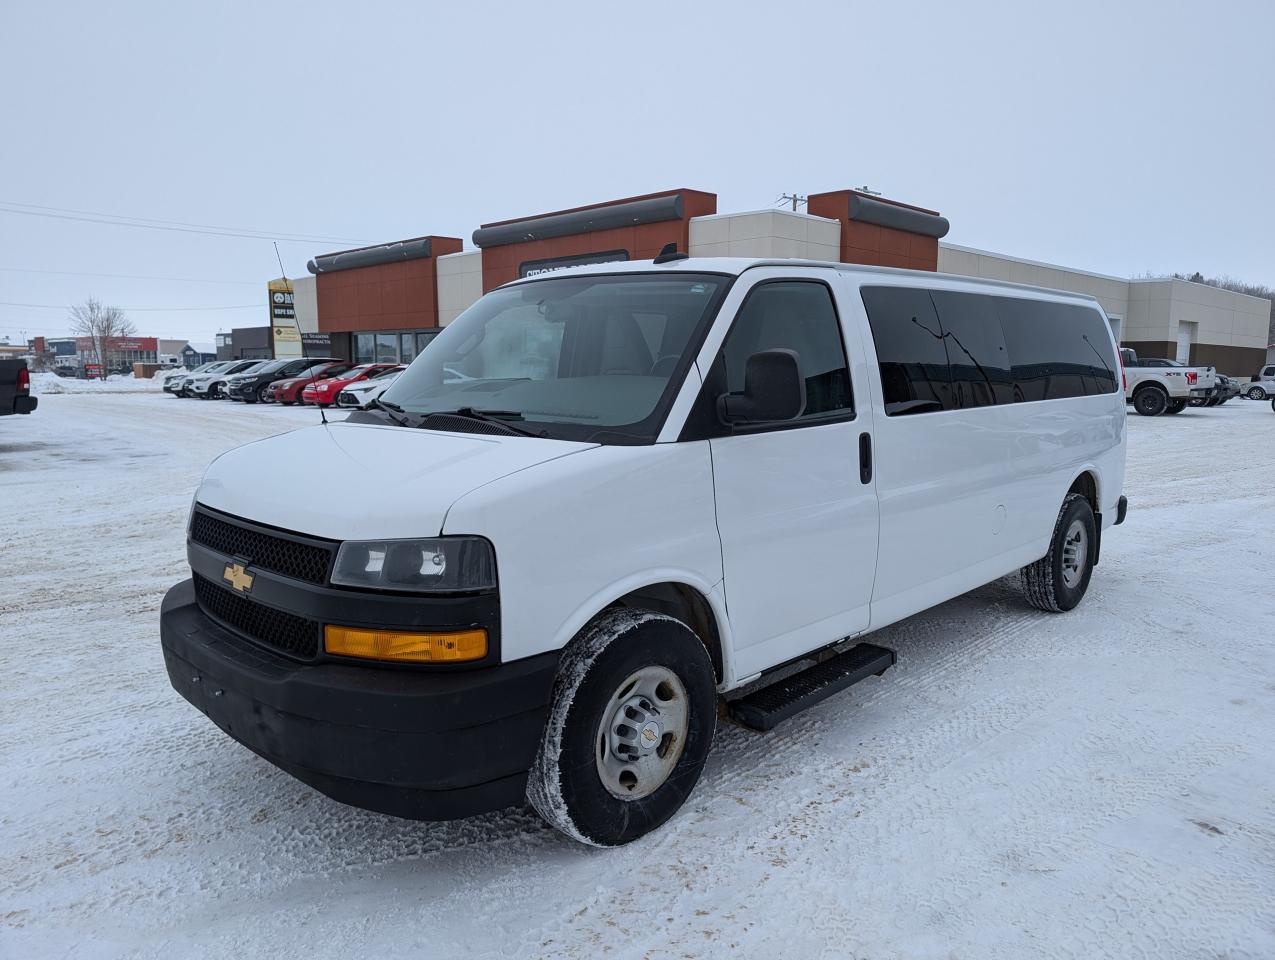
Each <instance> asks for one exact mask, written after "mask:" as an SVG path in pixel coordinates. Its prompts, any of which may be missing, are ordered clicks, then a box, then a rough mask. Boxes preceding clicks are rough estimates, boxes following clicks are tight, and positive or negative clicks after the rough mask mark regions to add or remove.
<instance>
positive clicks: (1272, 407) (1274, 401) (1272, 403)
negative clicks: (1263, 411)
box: [1271, 400, 1275, 410]
mask: <svg viewBox="0 0 1275 960" xmlns="http://www.w3.org/2000/svg"><path fill="white" fill-rule="evenodd" d="M1271 410H1275V400H1272V401H1271Z"/></svg>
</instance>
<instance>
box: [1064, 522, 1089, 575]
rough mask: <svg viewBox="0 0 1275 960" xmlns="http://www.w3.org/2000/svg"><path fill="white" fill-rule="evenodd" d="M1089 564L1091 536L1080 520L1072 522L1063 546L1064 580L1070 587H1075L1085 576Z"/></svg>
mask: <svg viewBox="0 0 1275 960" xmlns="http://www.w3.org/2000/svg"><path fill="white" fill-rule="evenodd" d="M1088 562H1089V534H1088V533H1087V532H1086V530H1085V525H1084V524H1083V523H1081V522H1080V521H1079V520H1073V521H1071V526H1069V527H1068V528H1067V533H1066V534H1065V535H1064V536H1063V544H1062V578H1063V583H1065V584H1066V585H1067V586H1068V587H1075V586H1076V585H1077V584H1078V583H1080V578H1081V577H1082V576H1084V573H1085V564H1086V563H1088Z"/></svg>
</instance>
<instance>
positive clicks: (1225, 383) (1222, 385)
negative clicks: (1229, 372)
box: [1191, 373, 1240, 407]
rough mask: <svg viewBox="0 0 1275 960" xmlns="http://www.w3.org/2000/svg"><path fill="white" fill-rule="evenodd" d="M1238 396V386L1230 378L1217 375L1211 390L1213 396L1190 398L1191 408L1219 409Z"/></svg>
mask: <svg viewBox="0 0 1275 960" xmlns="http://www.w3.org/2000/svg"><path fill="white" fill-rule="evenodd" d="M1239 395H1240V385H1239V383H1238V382H1236V381H1235V380H1233V379H1231V378H1230V377H1226V376H1223V375H1222V374H1220V373H1219V374H1218V375H1217V384H1216V386H1214V388H1213V394H1212V395H1211V396H1208V397H1192V398H1191V406H1193V407H1220V406H1221V405H1222V404H1224V403H1226V401H1227V400H1230V399H1232V398H1233V397H1238V396H1239Z"/></svg>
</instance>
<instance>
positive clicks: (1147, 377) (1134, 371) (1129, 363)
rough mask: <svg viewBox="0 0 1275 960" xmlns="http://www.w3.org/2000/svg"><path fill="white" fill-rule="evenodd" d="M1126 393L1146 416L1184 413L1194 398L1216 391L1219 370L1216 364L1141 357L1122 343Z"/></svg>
mask: <svg viewBox="0 0 1275 960" xmlns="http://www.w3.org/2000/svg"><path fill="white" fill-rule="evenodd" d="M1120 362H1121V364H1122V365H1123V366H1124V380H1125V382H1124V396H1125V400H1127V401H1128V402H1129V403H1132V404H1133V409H1134V410H1136V411H1138V413H1140V414H1141V415H1142V416H1144V417H1158V416H1159V415H1160V414H1162V413H1181V412H1182V411H1183V410H1185V409H1186V406H1187V404H1188V403H1190V402H1191V400H1192V399H1194V398H1197V397H1198V398H1204V399H1207V398H1208V397H1210V396H1212V395H1213V392H1214V390H1216V389H1217V371H1216V370H1215V369H1214V368H1213V367H1188V366H1184V365H1183V364H1181V363H1178V361H1176V360H1161V359H1142V358H1140V357H1139V356H1138V355H1137V354H1136V353H1135V352H1134V351H1133V350H1131V349H1129V348H1128V347H1123V348H1121V350H1120Z"/></svg>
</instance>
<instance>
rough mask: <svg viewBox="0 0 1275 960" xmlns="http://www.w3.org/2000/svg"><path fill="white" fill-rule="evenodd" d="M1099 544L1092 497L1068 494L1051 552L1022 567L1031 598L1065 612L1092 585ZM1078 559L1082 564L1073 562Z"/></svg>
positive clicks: (1049, 608) (1032, 601)
mask: <svg viewBox="0 0 1275 960" xmlns="http://www.w3.org/2000/svg"><path fill="white" fill-rule="evenodd" d="M1078 530H1079V531H1080V533H1079V537H1078V538H1077V531H1078ZM1097 544H1098V530H1097V525H1096V524H1095V523H1094V515H1093V508H1092V507H1090V506H1089V501H1088V500H1086V499H1085V498H1084V497H1083V496H1081V495H1080V494H1078V493H1069V494H1067V496H1066V498H1065V499H1064V500H1063V505H1062V509H1061V510H1060V511H1058V522H1057V523H1055V524H1054V535H1053V538H1052V539H1051V540H1050V541H1049V552H1048V553H1047V554H1045V555H1044V556H1043V557H1041V558H1040V559H1039V560H1037V561H1036V562H1035V563H1032V564H1028V565H1027V566H1025V567H1023V569H1022V571H1021V575H1022V581H1023V593H1024V594H1025V595H1026V597H1027V602H1028V603H1030V604H1031V605H1032V606H1033V607H1036V608H1037V609H1039V610H1046V611H1048V612H1050V613H1062V612H1063V611H1064V610H1070V609H1072V607H1074V606H1076V604H1078V603H1080V600H1081V598H1082V597H1084V595H1085V591H1086V590H1088V589H1089V578H1090V576H1092V575H1093V558H1094V549H1095V548H1096V547H1097ZM1076 560H1078V561H1080V565H1079V566H1078V568H1077V567H1075V566H1073V565H1072V564H1073V562H1074V561H1076Z"/></svg>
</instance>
